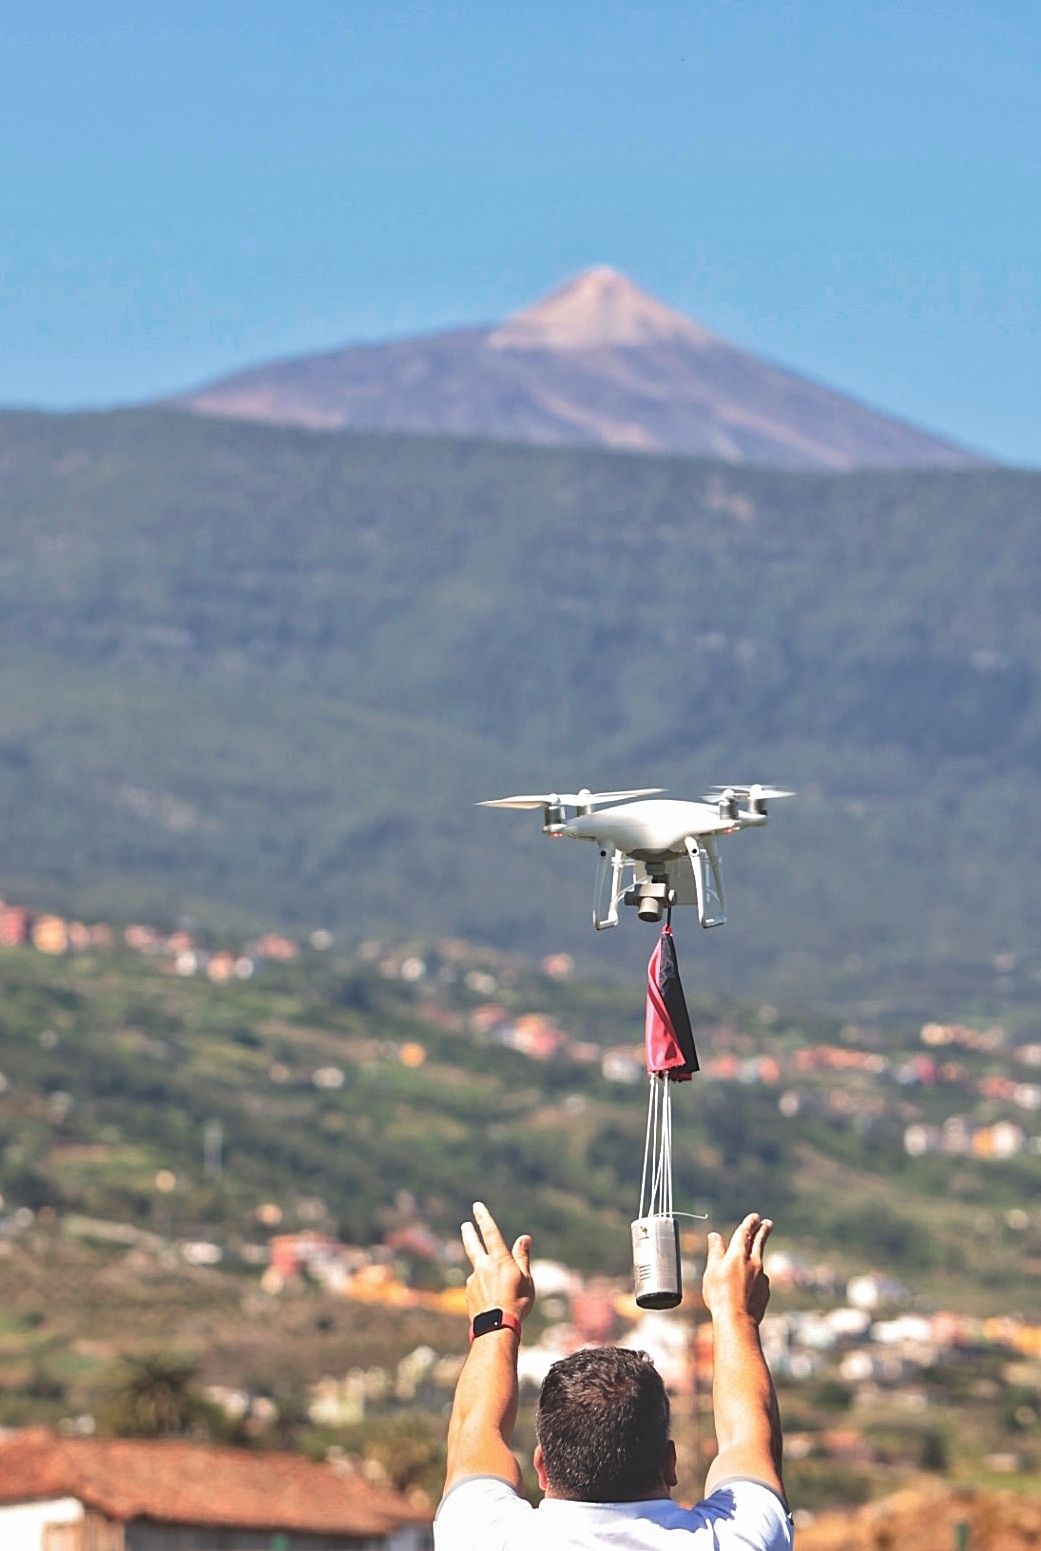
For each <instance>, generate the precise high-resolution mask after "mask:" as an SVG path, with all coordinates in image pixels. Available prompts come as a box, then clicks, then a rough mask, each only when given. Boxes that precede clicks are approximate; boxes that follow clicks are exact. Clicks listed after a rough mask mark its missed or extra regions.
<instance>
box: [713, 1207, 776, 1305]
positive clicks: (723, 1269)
mask: <svg viewBox="0 0 1041 1551" xmlns="http://www.w3.org/2000/svg"><path fill="white" fill-rule="evenodd" d="M772 1231H773V1223H772V1222H770V1220H769V1219H768V1218H762V1217H760V1216H759V1213H758V1212H751V1213H749V1215H748V1216H747V1217H746V1218H745V1220H744V1222H742V1223H740V1224H739V1225H738V1227H737V1228H736V1229H735V1231H734V1236H733V1238H732V1239H731V1240H730V1244H729V1246H727V1245H725V1244H724V1242H723V1239H722V1236H721V1235H720V1234H718V1233H710V1234H709V1236H708V1258H707V1260H706V1263H705V1275H704V1276H703V1278H702V1281H701V1295H702V1297H703V1298H704V1300H705V1305H706V1307H707V1309H708V1311H709V1313H710V1314H711V1315H712V1318H713V1320H718V1319H725V1318H726V1317H727V1316H731V1317H733V1316H737V1317H738V1318H750V1319H752V1320H754V1321H755V1323H756V1324H757V1325H758V1324H759V1323H760V1321H761V1320H762V1318H763V1315H764V1314H765V1313H766V1305H767V1303H768V1302H769V1301H770V1279H769V1277H768V1276H767V1275H766V1273H765V1271H764V1270H763V1249H764V1247H765V1245H766V1241H767V1239H768V1238H769V1237H770V1234H771V1232H772Z"/></svg>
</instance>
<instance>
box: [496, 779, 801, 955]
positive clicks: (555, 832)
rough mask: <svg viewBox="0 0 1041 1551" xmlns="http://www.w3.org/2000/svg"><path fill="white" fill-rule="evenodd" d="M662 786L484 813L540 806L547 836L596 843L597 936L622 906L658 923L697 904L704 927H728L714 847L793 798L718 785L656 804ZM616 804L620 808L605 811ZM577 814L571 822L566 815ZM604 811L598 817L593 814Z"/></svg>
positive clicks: (548, 798) (520, 802) (560, 795)
mask: <svg viewBox="0 0 1041 1551" xmlns="http://www.w3.org/2000/svg"><path fill="white" fill-rule="evenodd" d="M664 790H665V788H664V787H661V786H645V787H641V788H639V789H638V790H636V791H632V792H589V791H586V790H584V789H583V790H582V791H580V792H550V793H548V794H546V795H544V796H539V797H530V796H529V797H497V798H495V799H494V800H493V801H491V802H482V803H479V804H478V806H479V807H481V808H541V809H542V810H543V819H542V833H543V834H544V835H549V836H550V837H551V838H553V839H560V838H562V837H563V836H565V835H566V836H567V837H568V838H569V839H572V840H592V841H593V842H594V843H595V844H596V845H597V846H599V848H600V865H599V866H598V868H597V872H596V884H595V887H594V890H593V925H594V926H595V927H596V929H597V931H598V932H602V931H604V930H605V929H606V928H607V927H609V926H617V925H618V906H619V905H620V904H623V903H624V904H626V905H635V906H636V907H637V913H638V915H639V917H640V919H641V921H660V920H661V918H662V912H663V911H664V910H667V909H671V908H672V906H673V905H697V907H698V920H699V921H700V922H701V924H702V926H706V927H707V926H723V925H724V924H725V922H726V918H727V916H726V902H725V898H724V894H723V872H722V868H721V866H720V861H719V852H718V851H717V849H716V841H717V840H718V838H719V836H720V835H733V834H736V833H737V831H738V830H739V829H750V828H758V827H759V826H761V825H763V824H765V823H766V821H767V811H766V805H767V802H768V801H770V800H771V799H772V798H775V797H791V796H793V795H794V794H793V793H792V792H782V791H778V790H777V789H776V788H775V787H772V786H716V787H713V788H712V790H711V792H708V793H707V794H706V795H705V796H704V797H702V798H701V799H700V800H699V801H697V802H678V801H675V800H673V799H669V798H666V799H663V800H658V801H651V802H646V801H645V802H633V801H632V800H631V799H632V798H635V797H642V798H656V797H657V796H658V793H660V792H662V791H664ZM601 803H618V804H621V805H622V806H618V807H609V808H604V807H601V806H600V804H601ZM569 808H574V810H575V815H574V817H573V818H568V815H567V810H568V809H569ZM594 810H599V811H594Z"/></svg>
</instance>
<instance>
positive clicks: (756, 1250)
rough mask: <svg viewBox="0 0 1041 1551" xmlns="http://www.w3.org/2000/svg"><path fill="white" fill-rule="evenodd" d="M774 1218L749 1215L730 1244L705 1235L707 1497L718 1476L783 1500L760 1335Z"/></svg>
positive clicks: (774, 1414) (775, 1418)
mask: <svg viewBox="0 0 1041 1551" xmlns="http://www.w3.org/2000/svg"><path fill="white" fill-rule="evenodd" d="M772 1228H773V1223H772V1222H770V1221H769V1219H768V1218H763V1217H760V1216H759V1213H758V1212H751V1213H749V1215H748V1216H747V1217H746V1218H745V1220H744V1222H743V1223H739V1224H738V1226H737V1228H736V1229H735V1230H734V1234H733V1237H732V1238H731V1240H730V1243H729V1245H727V1244H724V1242H723V1240H722V1238H721V1237H720V1235H719V1234H718V1233H710V1234H709V1236H708V1260H707V1262H706V1265H705V1275H704V1277H703V1278H702V1281H701V1292H702V1296H703V1297H704V1299H705V1303H706V1305H707V1307H708V1311H709V1313H710V1314H711V1315H712V1352H713V1366H712V1416H713V1420H714V1422H715V1426H716V1443H717V1445H718V1448H719V1453H718V1454H717V1455H716V1458H715V1459H714V1460H713V1462H712V1464H711V1466H710V1467H709V1472H708V1479H707V1480H706V1482H705V1491H706V1494H708V1493H710V1492H714V1491H715V1489H716V1487H717V1486H719V1485H720V1483H721V1482H723V1481H728V1480H730V1479H731V1478H732V1477H747V1478H748V1479H749V1480H752V1481H761V1482H762V1483H763V1485H764V1486H768V1487H770V1488H772V1490H773V1491H775V1492H777V1493H779V1494H780V1496H781V1498H782V1499H783V1498H784V1483H783V1481H782V1480H781V1418H780V1416H779V1414H778V1411H777V1396H776V1395H775V1394H774V1387H773V1383H772V1381H771V1379H770V1372H769V1369H768V1368H767V1366H766V1362H765V1359H764V1357H763V1348H762V1346H761V1344H760V1340H759V1323H760V1321H761V1319H762V1317H763V1315H764V1314H765V1313H766V1305H767V1303H768V1302H769V1299H770V1283H769V1280H768V1279H767V1277H766V1274H765V1273H764V1271H763V1247H764V1245H765V1244H766V1241H767V1239H768V1238H769V1237H770V1232H771V1230H772Z"/></svg>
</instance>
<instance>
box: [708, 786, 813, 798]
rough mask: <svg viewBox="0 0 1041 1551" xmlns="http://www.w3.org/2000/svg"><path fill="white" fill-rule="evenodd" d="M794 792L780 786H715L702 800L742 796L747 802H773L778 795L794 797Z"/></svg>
mask: <svg viewBox="0 0 1041 1551" xmlns="http://www.w3.org/2000/svg"><path fill="white" fill-rule="evenodd" d="M794 796H795V793H794V792H787V791H784V790H783V789H782V788H781V787H779V786H756V785H754V784H753V785H752V786H734V785H729V786H713V787H712V788H711V790H710V791H707V792H706V793H705V795H704V796H703V797H702V799H701V800H702V802H719V801H720V800H721V799H722V798H724V797H740V798H742V799H743V800H744V801H745V802H772V801H773V800H774V799H775V798H777V797H794Z"/></svg>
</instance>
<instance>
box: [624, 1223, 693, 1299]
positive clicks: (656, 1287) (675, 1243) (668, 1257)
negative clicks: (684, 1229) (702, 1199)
mask: <svg viewBox="0 0 1041 1551" xmlns="http://www.w3.org/2000/svg"><path fill="white" fill-rule="evenodd" d="M632 1231H633V1289H634V1291H635V1293H636V1302H637V1304H638V1305H639V1307H640V1308H641V1309H674V1308H676V1306H677V1305H678V1304H679V1303H681V1302H682V1300H683V1279H682V1276H681V1273H680V1230H679V1225H678V1223H677V1221H676V1219H675V1217H672V1216H653V1217H637V1218H636V1220H635V1222H634V1223H633V1225H632Z"/></svg>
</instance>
